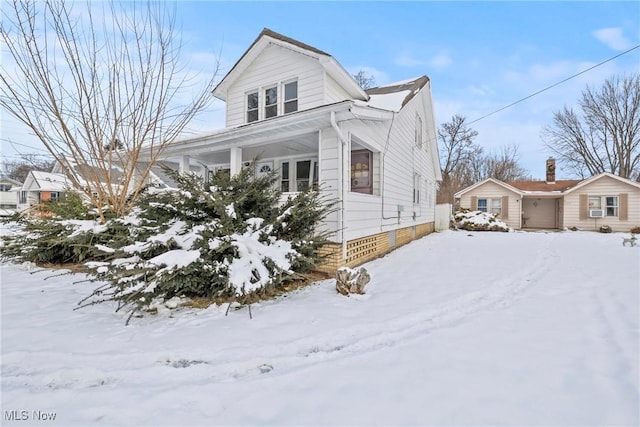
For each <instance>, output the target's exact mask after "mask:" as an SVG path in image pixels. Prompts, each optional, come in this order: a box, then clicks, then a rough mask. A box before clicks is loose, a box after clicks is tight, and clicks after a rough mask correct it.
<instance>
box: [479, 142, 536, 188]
mask: <svg viewBox="0 0 640 427" xmlns="http://www.w3.org/2000/svg"><path fill="white" fill-rule="evenodd" d="M519 157H520V155H519V153H518V147H517V146H516V145H506V146H503V147H501V148H500V151H499V152H498V153H489V154H487V155H486V156H484V157H483V158H482V159H479V160H480V164H479V168H480V177H479V178H480V180H483V179H487V178H495V179H498V180H500V181H503V182H508V181H523V180H527V179H529V172H528V171H527V170H526V169H525V168H523V167H522V166H521V165H520V163H519Z"/></svg>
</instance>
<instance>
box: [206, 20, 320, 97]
mask: <svg viewBox="0 0 640 427" xmlns="http://www.w3.org/2000/svg"><path fill="white" fill-rule="evenodd" d="M263 37H270V38H272V39H274V40H278V41H281V42H284V43H289V44H291V45H293V46H296V47H298V48H300V49H304V50H307V51H309V52H313V53H315V54H317V55H323V56H328V57H331V55H329V54H328V53H326V52H324V51H322V50H320V49H317V48H315V47H313V46H310V45H308V44H305V43H302V42H300V41H298V40H295V39H292V38H291V37H287V36H285V35H283V34H280V33H276V32H275V31H273V30H270V29H269V28H263V29H262V31H261V32H260V34H259V35H258V37H256V39H255V40H254V41H253V43H251V45H250V46H249V48H248V49H247V50H245V52H244V53H243V54H242V56H241V57H240V59H238V60H237V61H236V63H235V64H234V65H233V67H231V69H230V70H229V72H228V73H227V74H226V75H225V76H224V77H223V78H222V80H220V82H219V83H218V84H217V85H216V87H215V88H214V89H213V91H212V94H213V96H215V97H216V98H218V99H221V100H223V101H224V100H225V99H226V97H224V96H222V94H220V93H219V92H218V89H219V88H220V87H221V86H223V84H224V83H225V81H226V80H227V78H228V77H229V76H230V75H231V74H232V73H233V72H234V71H235V70H236V68H238V67H239V65H240V63H242V61H243V60H244V58H245V57H246V56H247V55H248V54H249V52H251V50H252V49H253V48H254V47H255V46H256V45H257V44H258V43H259V42H260V40H261V39H262V38H263Z"/></svg>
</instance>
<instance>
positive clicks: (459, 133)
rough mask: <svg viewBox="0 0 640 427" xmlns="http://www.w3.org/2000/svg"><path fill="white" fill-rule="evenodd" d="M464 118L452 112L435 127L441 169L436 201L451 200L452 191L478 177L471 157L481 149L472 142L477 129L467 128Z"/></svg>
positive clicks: (471, 182) (479, 153) (477, 155)
mask: <svg viewBox="0 0 640 427" xmlns="http://www.w3.org/2000/svg"><path fill="white" fill-rule="evenodd" d="M465 120H466V118H465V117H462V116H459V115H455V116H453V117H452V118H451V121H450V122H447V123H443V124H441V125H440V127H439V128H438V139H439V140H440V162H441V165H440V166H441V168H442V183H441V184H440V189H439V191H438V196H437V201H438V203H453V195H454V194H455V193H456V192H458V191H459V190H461V189H462V188H464V187H466V186H468V185H471V184H473V183H474V182H476V181H477V180H478V172H479V171H478V170H477V168H476V163H475V160H476V159H477V158H479V157H480V156H481V155H482V152H483V150H482V148H481V147H479V146H478V145H476V144H474V142H473V140H474V138H475V137H476V136H477V135H478V132H477V131H475V130H473V129H471V128H469V127H467V125H466V124H465Z"/></svg>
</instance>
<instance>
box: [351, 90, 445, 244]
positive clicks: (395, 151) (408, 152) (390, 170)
mask: <svg viewBox="0 0 640 427" xmlns="http://www.w3.org/2000/svg"><path fill="white" fill-rule="evenodd" d="M424 91H425V92H421V96H416V97H414V98H413V99H412V100H411V101H410V102H409V103H407V104H406V105H405V106H404V107H403V109H402V110H401V111H400V112H399V113H398V114H396V116H395V118H394V120H393V126H392V128H391V129H389V125H390V121H387V122H381V123H375V122H370V123H367V125H366V126H364V125H363V124H362V123H361V122H360V121H353V122H348V124H345V126H344V129H343V131H345V133H347V132H349V133H350V134H352V135H353V136H354V137H356V138H357V140H358V141H362V142H364V143H366V144H369V145H370V147H369V148H370V149H371V151H373V153H374V164H375V161H376V156H379V164H380V167H379V168H376V167H374V168H373V170H374V188H375V186H376V185H380V193H379V195H376V194H375V191H374V195H369V194H359V193H355V192H348V194H347V202H348V203H347V210H346V221H347V224H348V227H347V229H346V232H345V234H346V238H347V240H351V239H355V238H359V237H364V236H367V235H372V234H377V233H380V232H381V231H390V230H394V229H400V228H404V227H410V226H413V225H419V224H425V223H433V222H434V221H435V214H434V212H435V205H434V203H435V197H424V196H423V194H434V193H435V182H436V172H435V169H434V164H437V159H435V162H434V159H432V158H431V152H430V151H429V152H428V151H427V150H424V149H422V150H420V149H417V147H416V146H415V123H416V115H418V114H420V115H421V116H424V114H425V112H424V109H423V106H424V105H425V104H427V102H425V101H424V100H423V99H422V96H425V97H428V96H429V90H428V88H425V89H424ZM426 131H427V132H426V133H425V134H424V135H431V134H432V135H433V136H434V137H435V129H426ZM438 167H439V166H438ZM377 169H379V172H377ZM416 175H418V178H417V179H418V180H419V181H420V184H419V186H420V187H421V186H422V185H425V183H429V185H431V186H432V187H434V188H432V189H431V190H432V191H429V189H425V188H420V192H421V194H420V200H419V203H416V204H414V189H415V187H414V182H415V181H414V180H415V179H416ZM376 181H377V182H379V184H376ZM399 209H401V211H400V213H398V212H399Z"/></svg>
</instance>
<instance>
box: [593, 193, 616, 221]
mask: <svg viewBox="0 0 640 427" xmlns="http://www.w3.org/2000/svg"><path fill="white" fill-rule="evenodd" d="M603 207H604V208H603ZM619 207H620V201H619V200H618V196H589V210H592V209H596V210H597V209H604V215H605V216H611V217H615V216H618V215H619Z"/></svg>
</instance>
